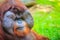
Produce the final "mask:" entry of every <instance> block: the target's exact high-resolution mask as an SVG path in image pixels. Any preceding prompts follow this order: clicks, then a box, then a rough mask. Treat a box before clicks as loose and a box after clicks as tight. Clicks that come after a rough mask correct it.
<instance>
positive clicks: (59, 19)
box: [33, 0, 60, 40]
mask: <svg viewBox="0 0 60 40" xmlns="http://www.w3.org/2000/svg"><path fill="white" fill-rule="evenodd" d="M47 1H48V0H46V1H43V0H37V4H42V5H46V4H49V5H52V6H53V7H54V10H53V11H51V12H50V13H44V12H39V11H36V12H35V13H34V14H33V18H34V27H33V30H35V31H36V32H37V33H38V34H40V35H44V36H47V37H49V39H50V40H60V9H59V8H60V5H58V3H59V2H58V1H56V0H55V1H54V2H49V1H48V2H47ZM53 3H54V4H53Z"/></svg>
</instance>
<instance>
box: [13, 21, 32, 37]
mask: <svg viewBox="0 0 60 40" xmlns="http://www.w3.org/2000/svg"><path fill="white" fill-rule="evenodd" d="M23 26H24V27H23V28H19V27H17V24H16V23H14V34H15V35H16V36H18V37H24V36H26V35H28V34H29V33H30V31H31V29H29V27H28V25H27V23H26V22H24V21H23Z"/></svg>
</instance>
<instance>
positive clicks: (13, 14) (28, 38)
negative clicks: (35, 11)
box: [0, 0, 48, 40]
mask: <svg viewBox="0 0 60 40" xmlns="http://www.w3.org/2000/svg"><path fill="white" fill-rule="evenodd" d="M33 23H34V22H33V18H32V16H31V14H30V12H29V10H28V9H27V8H26V6H25V5H24V4H23V3H21V1H20V0H6V1H5V2H3V3H2V4H1V5H0V40H48V38H46V37H44V36H39V35H37V34H36V33H35V32H33V31H31V29H32V27H33Z"/></svg>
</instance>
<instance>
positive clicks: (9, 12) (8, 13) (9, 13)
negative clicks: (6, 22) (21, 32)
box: [4, 11, 15, 19]
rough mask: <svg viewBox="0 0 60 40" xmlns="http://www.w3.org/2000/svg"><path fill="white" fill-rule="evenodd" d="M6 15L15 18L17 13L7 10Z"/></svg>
mask: <svg viewBox="0 0 60 40" xmlns="http://www.w3.org/2000/svg"><path fill="white" fill-rule="evenodd" d="M4 17H7V18H12V19H15V14H14V13H13V12H11V11H7V12H6V13H5V16H4Z"/></svg>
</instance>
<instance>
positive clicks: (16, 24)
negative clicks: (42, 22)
mask: <svg viewBox="0 0 60 40" xmlns="http://www.w3.org/2000/svg"><path fill="white" fill-rule="evenodd" d="M15 11H16V10H15ZM25 14H27V11H25V12H24V14H23V13H21V14H20V13H17V12H14V11H7V12H5V14H4V18H3V28H4V29H5V30H6V31H7V32H8V33H9V34H12V35H14V34H15V35H17V36H25V35H27V34H28V33H29V32H30V30H31V27H30V26H29V24H30V23H31V22H32V21H31V20H30V19H31V17H30V14H29V17H28V16H27V15H25ZM29 18H30V19H29ZM30 21H31V22H30Z"/></svg>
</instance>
